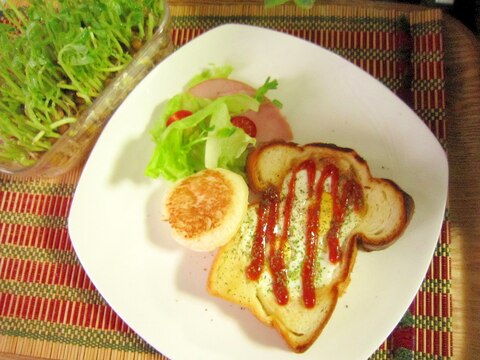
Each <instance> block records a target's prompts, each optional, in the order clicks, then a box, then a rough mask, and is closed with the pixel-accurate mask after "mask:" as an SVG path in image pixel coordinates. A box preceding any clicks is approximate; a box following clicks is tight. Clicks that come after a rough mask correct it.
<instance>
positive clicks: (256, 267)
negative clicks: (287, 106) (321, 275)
mask: <svg viewBox="0 0 480 360" xmlns="http://www.w3.org/2000/svg"><path fill="white" fill-rule="evenodd" d="M302 170H305V171H306V172H307V186H308V199H309V205H308V208H307V214H306V216H307V218H306V229H305V259H304V262H303V266H302V287H303V302H304V305H305V306H306V307H307V308H311V307H314V306H315V303H316V296H315V274H316V270H315V265H316V262H317V253H318V251H317V249H318V247H319V244H318V242H319V237H318V233H319V224H320V213H321V208H320V207H321V202H322V195H323V192H324V188H325V182H326V180H327V179H329V178H330V195H331V197H332V207H333V214H332V220H331V223H330V228H329V230H328V232H327V235H326V242H327V247H328V253H329V261H330V262H332V263H337V262H339V261H340V260H341V256H342V254H341V248H340V244H339V239H338V236H339V231H340V228H341V226H342V224H343V222H344V220H345V214H346V210H347V208H348V206H349V205H350V202H353V203H352V204H351V205H352V206H353V209H354V211H359V210H360V209H361V208H362V206H363V202H362V199H363V193H362V188H361V187H360V185H359V184H358V183H357V182H355V181H354V180H351V179H350V180H347V181H345V182H344V184H343V186H342V192H341V198H339V170H338V168H337V167H336V166H334V165H332V164H327V165H326V166H325V167H324V168H323V170H322V172H321V175H320V178H319V180H318V182H317V184H316V186H315V178H316V165H315V162H314V161H313V160H306V161H304V162H302V163H300V164H299V165H298V166H296V167H295V168H294V170H293V171H292V175H291V178H290V180H289V182H288V189H287V195H286V198H285V206H284V210H283V224H282V225H283V226H282V232H281V234H280V236H279V237H278V236H277V234H276V233H275V227H276V225H277V222H278V221H279V208H280V195H279V193H278V191H277V190H276V189H275V188H274V187H270V188H268V189H267V190H266V191H265V193H264V194H263V195H262V200H261V202H260V205H259V207H258V210H257V215H258V221H257V227H256V232H255V239H254V241H253V245H252V249H251V255H252V260H251V262H250V264H249V265H248V266H247V269H246V274H247V277H248V278H249V279H250V280H258V279H259V278H260V275H261V273H262V272H263V269H264V266H265V257H266V250H267V249H268V265H269V268H270V272H271V275H272V282H273V284H272V285H273V292H274V295H275V297H276V299H277V302H278V304H280V305H285V304H287V303H288V300H289V294H288V287H287V269H286V264H285V258H284V253H285V245H286V243H287V239H288V235H289V228H290V223H291V218H292V209H293V203H294V200H295V186H296V182H297V175H298V173H299V172H300V171H302Z"/></svg>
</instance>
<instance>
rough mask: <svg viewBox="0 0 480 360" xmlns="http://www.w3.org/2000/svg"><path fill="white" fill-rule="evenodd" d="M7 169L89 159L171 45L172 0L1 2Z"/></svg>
mask: <svg viewBox="0 0 480 360" xmlns="http://www.w3.org/2000/svg"><path fill="white" fill-rule="evenodd" d="M0 9H1V10H2V12H3V16H4V18H5V19H6V20H7V21H6V24H3V23H2V24H0V43H1V45H0V47H1V49H2V51H1V53H0V171H1V172H4V173H9V174H16V175H22V176H55V175H59V174H62V173H64V172H66V171H68V170H70V169H72V168H73V167H74V166H75V165H77V164H78V163H79V162H80V161H81V160H83V159H84V158H85V157H86V156H87V155H88V153H89V152H90V150H91V148H92V147H93V145H94V143H95V141H96V139H97V137H98V135H99V134H100V132H101V130H102V129H103V127H104V125H105V124H106V122H107V121H108V119H109V118H110V116H111V115H112V113H113V112H114V111H115V110H116V108H117V107H118V106H119V105H120V103H121V102H122V101H123V100H124V99H125V97H126V96H127V95H128V93H129V92H130V91H131V90H132V89H133V88H134V87H135V86H136V85H137V84H138V82H140V80H142V79H143V78H144V77H145V75H146V74H148V72H149V71H150V70H151V69H152V68H153V67H154V66H155V65H156V64H157V63H159V62H160V61H161V60H163V59H164V58H165V57H166V56H168V55H169V54H170V53H171V52H172V43H171V35H170V21H169V20H170V17H169V12H168V5H167V2H166V1H165V0H141V1H108V0H85V1H81V2H79V1H72V0H60V1H58V2H53V1H39V0H33V1H31V2H30V4H29V6H28V7H22V8H19V7H16V6H15V5H14V4H13V2H12V1H11V0H7V1H6V2H5V3H3V2H0Z"/></svg>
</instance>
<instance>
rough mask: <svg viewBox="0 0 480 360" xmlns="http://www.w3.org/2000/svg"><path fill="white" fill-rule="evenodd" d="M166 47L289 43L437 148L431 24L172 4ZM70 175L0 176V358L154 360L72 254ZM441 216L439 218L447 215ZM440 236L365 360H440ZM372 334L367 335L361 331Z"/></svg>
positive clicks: (444, 301)
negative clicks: (348, 65)
mask: <svg viewBox="0 0 480 360" xmlns="http://www.w3.org/2000/svg"><path fill="white" fill-rule="evenodd" d="M171 10H172V15H173V27H174V29H173V41H174V44H175V46H176V47H179V46H182V45H183V44H185V43H186V42H188V41H190V40H191V39H193V38H194V37H195V36H198V35H199V34H201V33H202V32H204V31H206V30H208V29H210V28H212V27H215V26H217V25H220V24H224V23H246V24H252V25H257V26H263V27H269V28H273V29H277V30H280V31H284V32H287V33H290V34H292V35H295V36H298V37H301V38H304V39H307V40H309V41H312V42H314V43H316V44H319V45H321V46H324V47H326V48H328V49H330V50H332V51H334V52H336V53H338V54H340V55H341V56H343V57H345V58H347V59H349V60H350V61H352V62H353V63H354V64H356V65H358V66H359V67H361V68H362V69H364V70H366V71H367V72H369V73H370V74H372V75H373V76H374V77H376V78H377V79H379V80H380V81H381V82H383V83H384V84H385V85H386V86H388V87H389V88H390V89H392V90H393V91H394V92H395V93H397V94H398V95H399V96H400V97H401V98H402V99H404V100H405V101H406V102H407V103H408V104H409V105H410V106H411V107H412V108H413V109H414V110H415V111H416V113H417V114H418V115H419V116H420V117H421V118H422V119H423V120H424V121H425V123H426V124H427V125H428V126H429V127H430V129H431V130H432V132H433V133H434V134H435V135H436V136H437V138H438V139H439V140H440V142H441V143H442V144H443V145H445V146H446V143H447V133H446V117H445V84H444V81H445V74H444V60H443V56H444V51H443V42H442V32H441V31H442V17H441V13H440V12H439V11H436V10H425V11H417V12H413V13H408V14H406V13H402V12H398V11H390V10H375V9H367V8H356V7H348V6H343V7H342V6H333V5H331V6H321V5H319V6H315V7H314V8H313V9H311V10H309V11H304V10H300V9H298V8H295V7H292V6H283V7H278V8H274V9H270V10H266V9H264V8H263V7H262V6H260V5H248V6H236V5H232V6H220V5H218V6H217V5H209V6H207V5H202V6H173V7H172V9H171ZM80 172H81V167H79V168H77V169H75V170H74V171H72V172H70V173H69V174H66V175H64V176H61V177H57V178H50V179H15V178H12V177H9V176H5V175H3V176H0V351H1V352H10V353H15V354H21V355H27V356H38V357H44V358H64V359H71V358H86V359H94V358H98V359H104V358H108V357H113V356H115V357H121V358H132V359H140V358H141V359H146V358H148V359H155V358H160V359H164V357H163V356H162V355H161V354H158V353H157V352H155V351H154V350H153V349H152V348H151V347H150V346H149V345H148V344H146V343H145V342H144V341H143V340H142V339H140V338H139V337H138V336H137V335H136V334H135V333H134V332H133V331H132V330H131V329H129V328H128V326H126V324H125V323H124V322H123V321H122V320H121V319H120V318H119V317H118V316H117V315H116V314H115V313H114V312H113V311H112V310H111V308H110V307H109V306H108V305H107V304H106V303H105V301H104V300H103V299H102V297H101V296H100V295H99V293H98V292H97V291H96V289H95V288H94V287H93V285H92V284H91V282H90V281H89V279H88V277H87V276H86V275H85V272H84V271H83V269H82V267H81V265H80V264H79V262H78V259H77V258H76V256H75V253H74V252H73V249H72V245H71V242H70V238H69V236H68V230H67V224H66V219H67V215H68V211H69V209H70V204H71V200H72V197H73V193H74V191H75V186H76V183H77V181H78V178H79V175H80ZM447 214H448V212H447ZM449 249H450V236H449V222H448V218H447V217H445V221H444V224H443V229H442V234H441V236H440V239H439V242H438V246H437V248H436V251H435V255H434V258H433V260H432V262H431V265H430V268H429V271H428V273H427V275H426V277H425V280H424V282H423V283H422V285H421V288H420V290H419V292H418V294H417V296H416V297H415V299H414V300H413V302H412V305H411V306H410V308H409V310H408V311H407V313H406V315H405V317H404V319H403V320H402V321H401V323H400V324H399V325H398V326H397V328H396V329H395V330H394V332H393V333H392V334H391V335H390V336H389V337H388V339H387V340H386V341H385V342H384V344H382V345H381V346H380V348H379V349H378V350H377V351H376V352H375V353H374V354H373V355H372V356H371V358H372V359H393V358H396V359H414V358H415V359H418V358H421V359H440V358H450V357H452V356H453V354H452V332H451V331H452V325H451V322H452V311H451V309H452V305H451V293H450V281H451V273H450V271H451V270H450V268H451V267H450V253H449ZM372 326H374V325H372Z"/></svg>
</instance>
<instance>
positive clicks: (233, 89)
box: [188, 79, 293, 143]
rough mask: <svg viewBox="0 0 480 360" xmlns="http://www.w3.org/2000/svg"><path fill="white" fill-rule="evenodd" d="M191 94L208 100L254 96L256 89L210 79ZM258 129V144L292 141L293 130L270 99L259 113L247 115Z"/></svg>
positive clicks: (230, 81)
mask: <svg viewBox="0 0 480 360" xmlns="http://www.w3.org/2000/svg"><path fill="white" fill-rule="evenodd" d="M188 91H189V92H190V94H192V95H194V96H198V97H203V98H207V99H215V98H217V97H220V96H225V95H232V94H238V93H244V94H247V95H254V94H255V89H254V88H253V87H251V86H250V85H247V84H245V83H243V82H241V81H237V80H229V79H210V80H206V81H203V82H201V83H200V84H198V85H195V86H194V87H192V88H190V89H189V90H188ZM242 115H244V116H247V117H248V118H250V120H252V121H253V122H254V123H255V126H256V127H257V136H256V139H257V142H258V143H265V142H269V141H272V140H285V141H291V140H292V139H293V135H292V130H291V129H290V125H289V124H288V122H287V120H286V119H285V117H284V116H283V114H282V113H281V112H280V110H279V109H278V108H277V107H276V106H275V105H274V104H273V103H272V102H271V101H270V100H268V99H265V101H264V102H263V103H262V104H261V105H260V108H259V110H258V112H255V111H251V110H249V111H247V112H246V113H245V114H242Z"/></svg>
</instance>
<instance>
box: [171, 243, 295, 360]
mask: <svg viewBox="0 0 480 360" xmlns="http://www.w3.org/2000/svg"><path fill="white" fill-rule="evenodd" d="M214 258H215V253H214V252H205V253H200V252H193V251H188V250H185V254H184V256H183V258H182V261H181V262H180V264H179V267H178V271H177V272H176V273H177V279H176V280H177V287H178V289H179V290H180V291H182V292H185V293H188V294H189V295H192V296H194V297H196V298H201V299H204V300H205V301H206V302H207V303H209V304H211V305H212V307H215V310H220V313H221V316H228V317H230V318H232V319H234V320H235V321H236V322H237V323H238V325H239V327H240V329H241V330H240V331H242V332H243V333H244V334H245V335H247V336H248V337H249V338H250V339H251V341H252V342H256V343H259V344H261V345H262V346H266V347H273V348H277V349H284V350H285V351H290V350H289V349H288V347H287V345H286V343H285V342H284V341H283V339H282V338H281V337H280V335H279V334H278V333H277V332H276V331H275V330H274V329H273V328H271V327H268V326H266V325H264V324H262V323H261V322H260V321H259V320H257V319H256V318H255V317H254V316H253V315H252V314H251V313H250V311H249V310H247V309H245V308H243V307H240V306H239V305H237V304H233V303H230V302H228V301H226V300H223V299H220V298H217V297H215V296H213V295H210V294H209V293H208V291H207V281H208V274H209V272H210V268H211V265H212V262H213V260H214ZM212 313H213V315H212V316H218V312H212ZM212 321H215V319H214V318H213V319H212ZM219 331H221V329H219Z"/></svg>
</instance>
